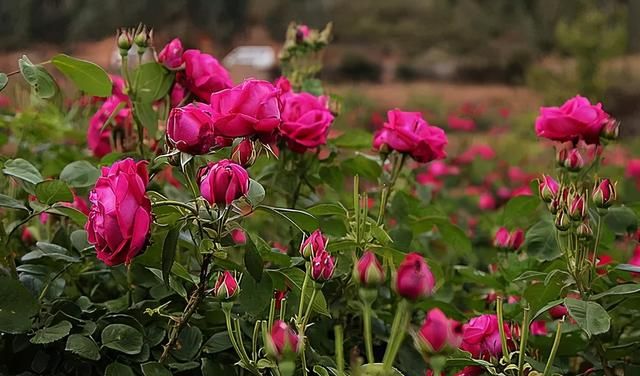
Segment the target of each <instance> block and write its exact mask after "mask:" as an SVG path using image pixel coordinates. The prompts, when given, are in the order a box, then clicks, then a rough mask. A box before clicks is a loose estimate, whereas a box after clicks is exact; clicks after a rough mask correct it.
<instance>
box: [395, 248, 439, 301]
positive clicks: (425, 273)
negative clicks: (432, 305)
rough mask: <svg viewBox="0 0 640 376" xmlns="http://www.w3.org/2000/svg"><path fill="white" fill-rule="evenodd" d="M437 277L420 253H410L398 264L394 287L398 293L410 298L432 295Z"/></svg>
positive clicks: (415, 298)
mask: <svg viewBox="0 0 640 376" xmlns="http://www.w3.org/2000/svg"><path fill="white" fill-rule="evenodd" d="M434 286H435V278H434V277H433V273H431V269H429V265H427V262H426V261H425V260H424V257H422V256H421V255H420V254H418V253H409V254H408V255H406V256H405V258H404V260H403V261H402V263H400V265H399V266H398V270H397V271H396V273H395V276H394V283H393V287H394V289H395V291H396V293H397V294H398V295H400V296H402V297H403V298H406V299H409V300H417V299H419V298H422V297H427V296H430V295H431V294H432V293H433V288H434Z"/></svg>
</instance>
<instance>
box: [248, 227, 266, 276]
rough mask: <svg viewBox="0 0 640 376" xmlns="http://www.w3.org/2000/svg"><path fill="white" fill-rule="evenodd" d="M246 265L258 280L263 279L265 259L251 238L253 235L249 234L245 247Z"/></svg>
mask: <svg viewBox="0 0 640 376" xmlns="http://www.w3.org/2000/svg"><path fill="white" fill-rule="evenodd" d="M244 249H245V250H244V266H245V267H246V268H247V271H248V272H249V274H250V275H251V276H252V277H253V279H255V280H256V281H257V282H260V280H261V279H262V269H263V267H264V261H262V257H261V256H260V252H258V249H257V248H256V245H255V243H254V242H253V240H251V236H247V243H246V244H245V248H244Z"/></svg>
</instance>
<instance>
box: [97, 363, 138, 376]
mask: <svg viewBox="0 0 640 376" xmlns="http://www.w3.org/2000/svg"><path fill="white" fill-rule="evenodd" d="M104 376H135V374H134V373H133V370H132V369H131V368H130V367H129V366H125V365H124V364H122V363H118V362H113V363H111V364H109V365H108V366H107V368H106V369H105V370H104Z"/></svg>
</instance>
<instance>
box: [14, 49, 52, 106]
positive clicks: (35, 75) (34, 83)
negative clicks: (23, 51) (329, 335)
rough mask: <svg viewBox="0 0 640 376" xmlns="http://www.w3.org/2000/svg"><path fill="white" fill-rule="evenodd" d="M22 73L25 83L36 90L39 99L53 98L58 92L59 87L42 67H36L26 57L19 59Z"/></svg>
mask: <svg viewBox="0 0 640 376" xmlns="http://www.w3.org/2000/svg"><path fill="white" fill-rule="evenodd" d="M18 66H19V68H20V73H21V74H22V77H23V78H24V80H25V81H27V83H28V84H29V85H30V86H31V87H32V88H33V89H34V91H35V92H36V95H38V97H40V98H43V99H47V98H51V97H53V96H54V95H56V93H57V92H58V85H57V84H56V81H55V80H54V79H53V77H51V75H50V74H49V72H47V70H46V69H44V67H42V66H41V65H34V64H33V63H31V61H29V58H27V57H26V56H25V55H22V58H20V59H18Z"/></svg>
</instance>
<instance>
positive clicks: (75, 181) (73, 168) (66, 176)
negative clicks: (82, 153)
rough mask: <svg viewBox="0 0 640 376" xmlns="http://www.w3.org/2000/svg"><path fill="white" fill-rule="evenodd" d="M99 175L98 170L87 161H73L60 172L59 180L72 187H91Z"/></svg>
mask: <svg viewBox="0 0 640 376" xmlns="http://www.w3.org/2000/svg"><path fill="white" fill-rule="evenodd" d="M99 177H100V170H98V169H97V168H96V167H95V166H94V165H92V164H91V163H89V162H87V161H75V162H71V163H69V164H68V165H66V166H65V167H64V168H63V169H62V171H61V172H60V180H62V181H64V182H66V183H67V184H69V186H70V187H73V188H84V187H91V186H93V185H94V184H95V183H96V180H98V178H99Z"/></svg>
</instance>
